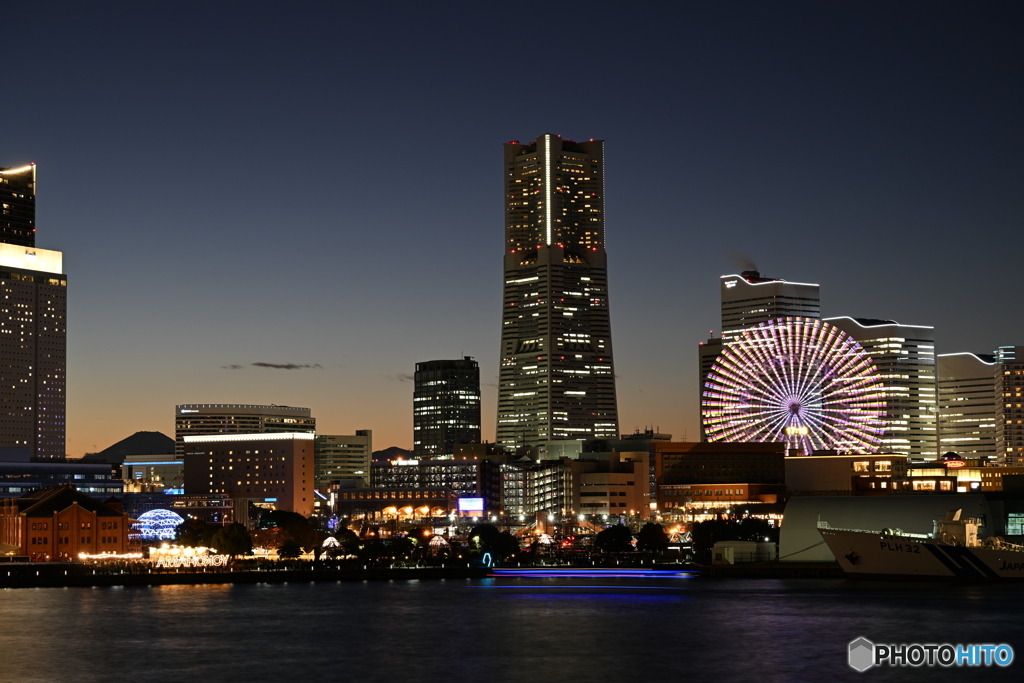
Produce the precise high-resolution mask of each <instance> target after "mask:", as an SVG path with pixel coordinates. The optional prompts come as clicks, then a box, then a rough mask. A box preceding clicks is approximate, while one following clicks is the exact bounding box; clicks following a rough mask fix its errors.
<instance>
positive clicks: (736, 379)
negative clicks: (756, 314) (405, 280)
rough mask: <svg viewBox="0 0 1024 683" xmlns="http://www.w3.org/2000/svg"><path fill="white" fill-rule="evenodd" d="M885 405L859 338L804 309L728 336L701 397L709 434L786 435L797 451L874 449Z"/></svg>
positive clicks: (737, 437) (728, 437)
mask: <svg viewBox="0 0 1024 683" xmlns="http://www.w3.org/2000/svg"><path fill="white" fill-rule="evenodd" d="M885 407H886V405H885V389H884V387H883V385H882V382H881V380H880V378H879V375H878V370H877V369H876V368H875V365H874V363H872V362H871V359H870V358H869V357H868V355H867V354H866V353H865V352H864V350H863V349H862V348H861V346H860V344H858V343H857V342H856V341H855V340H854V339H853V338H852V337H850V336H849V335H847V334H846V333H845V332H843V331H842V330H840V329H838V328H836V327H834V326H832V325H829V324H828V323H826V322H822V321H821V320H817V319H813V318H799V317H787V318H779V319H777V320H769V321H768V322H765V323H761V324H760V325H758V326H757V327H755V328H752V329H750V330H747V331H746V332H744V333H743V334H741V335H740V336H738V337H736V338H735V339H734V340H733V341H731V342H729V343H727V344H726V345H725V346H724V348H723V350H722V353H721V354H720V355H719V356H718V359H717V360H716V361H715V363H714V365H713V366H712V368H711V372H710V373H709V374H708V378H707V382H706V384H705V385H704V392H703V398H702V400H701V413H702V415H703V422H704V428H705V431H706V433H707V436H708V440H709V441H762V442H763V441H782V442H786V443H787V445H788V447H789V449H790V452H791V453H792V454H794V455H795V454H796V453H798V452H799V453H802V454H804V455H811V454H812V453H813V452H815V451H821V450H835V451H837V452H839V453H874V452H875V451H877V450H878V446H879V444H880V443H881V436H882V431H883V425H884V422H883V416H884V415H885Z"/></svg>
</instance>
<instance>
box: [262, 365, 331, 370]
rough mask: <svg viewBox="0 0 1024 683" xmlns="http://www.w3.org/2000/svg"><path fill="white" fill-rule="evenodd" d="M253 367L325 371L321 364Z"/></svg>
mask: <svg viewBox="0 0 1024 683" xmlns="http://www.w3.org/2000/svg"><path fill="white" fill-rule="evenodd" d="M252 366H253V367H254V368H273V369H275V370H304V369H307V368H309V369H311V370H323V369H324V367H323V366H322V365H320V364H319V363H314V364H312V365H301V364H299V363H253V364H252Z"/></svg>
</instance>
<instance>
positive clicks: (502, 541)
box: [490, 531, 519, 560]
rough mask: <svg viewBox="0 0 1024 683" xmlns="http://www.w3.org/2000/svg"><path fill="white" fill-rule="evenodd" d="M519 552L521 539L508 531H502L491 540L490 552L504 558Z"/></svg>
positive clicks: (501, 558) (500, 558)
mask: <svg viewBox="0 0 1024 683" xmlns="http://www.w3.org/2000/svg"><path fill="white" fill-rule="evenodd" d="M518 552H519V540H518V539H517V538H516V537H515V536H513V535H512V534H510V533H509V532H507V531H502V532H501V533H500V534H498V535H497V536H495V537H494V540H493V541H492V542H491V547H490V553H491V554H492V555H494V556H495V557H497V558H498V559H499V560H504V559H505V558H507V557H511V556H512V555H515V554H516V553H518Z"/></svg>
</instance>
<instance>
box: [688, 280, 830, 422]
mask: <svg viewBox="0 0 1024 683" xmlns="http://www.w3.org/2000/svg"><path fill="white" fill-rule="evenodd" d="M719 289H720V290H721V298H722V327H721V329H722V336H721V337H712V338H710V339H708V340H707V341H706V342H701V344H700V347H699V349H698V355H699V360H700V386H699V387H698V394H699V396H698V405H700V404H702V402H703V398H704V385H705V384H707V380H708V373H710V372H711V368H712V367H713V366H714V364H715V361H716V360H717V359H718V356H719V355H720V354H721V353H722V349H723V345H724V344H728V343H729V342H731V341H732V340H734V339H735V338H736V337H738V336H740V335H741V334H743V332H745V331H746V330H749V329H751V328H753V327H757V326H758V325H760V324H761V323H765V322H768V321H769V320H775V319H776V318H785V317H787V316H800V317H804V318H820V317H821V303H820V298H819V295H818V285H815V284H809V283H805V282H787V281H786V280H783V279H780V278H774V277H761V273H759V272H758V271H756V270H745V271H743V272H742V273H740V274H739V275H723V276H722V277H721V279H720V284H719ZM702 418H703V416H702ZM700 430H701V433H700V438H701V441H707V434H706V433H705V431H704V420H703V419H701V427H700Z"/></svg>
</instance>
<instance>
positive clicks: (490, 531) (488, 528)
mask: <svg viewBox="0 0 1024 683" xmlns="http://www.w3.org/2000/svg"><path fill="white" fill-rule="evenodd" d="M499 534H501V532H500V531H499V530H498V527H496V526H494V525H493V524H477V525H476V526H475V527H473V529H472V531H470V532H469V542H470V543H471V544H472V545H473V547H475V548H479V549H480V550H483V551H485V552H486V551H489V550H490V549H491V546H492V545H493V543H494V540H495V539H496V538H497V537H498V535H499Z"/></svg>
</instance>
